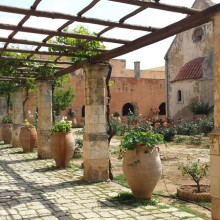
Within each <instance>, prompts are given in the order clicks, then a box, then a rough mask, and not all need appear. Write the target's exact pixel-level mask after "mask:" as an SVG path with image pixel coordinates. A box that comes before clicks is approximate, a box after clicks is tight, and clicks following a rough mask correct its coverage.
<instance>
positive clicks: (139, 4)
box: [0, 0, 220, 220]
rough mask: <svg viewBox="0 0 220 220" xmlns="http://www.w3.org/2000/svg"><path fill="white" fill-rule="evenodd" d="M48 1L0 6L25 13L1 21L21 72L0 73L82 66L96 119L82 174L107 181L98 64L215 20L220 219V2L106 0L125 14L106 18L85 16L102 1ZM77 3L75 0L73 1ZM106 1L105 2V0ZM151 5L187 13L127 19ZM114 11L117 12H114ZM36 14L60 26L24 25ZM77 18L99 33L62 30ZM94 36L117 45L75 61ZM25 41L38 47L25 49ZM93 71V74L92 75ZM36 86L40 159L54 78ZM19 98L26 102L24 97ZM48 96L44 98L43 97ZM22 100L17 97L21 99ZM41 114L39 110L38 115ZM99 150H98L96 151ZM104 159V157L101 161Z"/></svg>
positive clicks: (216, 211) (214, 179)
mask: <svg viewBox="0 0 220 220" xmlns="http://www.w3.org/2000/svg"><path fill="white" fill-rule="evenodd" d="M43 1H44V0H35V1H34V0H33V4H32V5H30V7H29V9H25V8H18V7H12V6H8V5H7V1H5V2H6V3H5V5H0V13H1V12H5V13H11V14H12V15H21V16H22V18H21V20H19V21H18V22H17V24H15V25H14V24H8V23H7V20H6V21H5V22H4V23H0V29H1V30H7V31H11V33H10V34H9V35H8V36H7V37H0V42H1V47H0V60H1V59H2V60H17V61H19V67H18V72H17V76H11V75H10V73H4V74H1V75H0V80H1V81H11V82H14V81H17V80H19V81H22V80H25V79H26V78H28V77H32V78H36V79H38V72H33V73H32V74H31V75H30V73H27V72H26V71H25V68H26V65H27V63H31V64H32V63H33V64H34V63H41V64H42V66H44V67H47V66H50V64H54V65H55V67H53V69H54V71H55V73H54V77H59V76H62V75H65V74H68V73H71V72H73V71H75V70H77V69H80V68H84V70H85V78H86V79H85V80H86V84H87V87H88V88H86V89H87V91H86V97H87V101H86V105H85V106H86V109H87V110H86V111H87V112H86V115H89V116H90V117H93V120H89V118H86V121H85V123H86V126H87V127H86V130H85V135H84V146H85V148H84V151H85V157H84V178H85V179H86V180H88V181H97V180H98V181H103V180H106V179H107V178H108V161H109V154H108V153H109V152H108V144H107V138H106V136H105V134H104V132H105V119H104V118H105V107H104V104H103V103H104V102H105V101H104V100H105V95H104V93H103V90H104V87H105V85H104V80H103V78H104V74H105V73H106V68H105V66H101V65H99V64H100V63H102V62H106V61H108V60H109V59H112V58H115V57H118V56H120V55H124V54H127V53H129V52H132V51H135V50H137V49H140V48H143V47H145V46H148V45H151V44H153V43H156V42H158V41H161V40H163V39H166V38H168V37H171V36H173V35H176V34H178V33H181V32H183V31H186V30H189V29H191V28H194V27H196V26H199V25H202V24H204V23H207V22H209V21H213V22H214V43H213V47H214V72H215V99H214V100H215V111H214V119H215V129H214V132H213V134H212V145H211V153H210V154H211V171H210V173H211V174H210V176H211V195H212V218H213V219H219V220H220V172H219V167H220V147H219V146H220V119H219V114H220V98H219V97H220V86H219V85H220V45H219V39H220V4H216V5H214V6H211V7H209V8H207V9H205V10H197V9H193V8H187V7H181V6H175V5H168V4H164V3H161V2H160V1H156V0H108V1H106V2H111V3H112V4H114V5H115V7H121V9H122V10H121V14H122V16H121V18H120V19H118V20H117V21H110V20H108V19H106V20H104V19H100V18H99V17H98V16H97V17H96V15H94V17H92V18H91V17H87V16H84V15H85V14H86V13H87V12H89V11H90V10H92V9H94V8H95V7H98V5H99V4H101V3H103V1H101V0H91V1H90V3H89V4H88V5H87V6H85V7H84V8H81V10H80V11H78V13H76V14H75V15H72V14H65V13H60V12H50V11H48V10H46V9H45V10H44V11H42V10H37V7H38V5H39V4H41V3H42V2H43ZM73 2H74V1H73ZM103 4H104V3H103ZM125 5H126V6H127V5H129V6H130V7H131V8H133V9H132V10H131V11H130V12H129V13H127V14H123V7H124V6H125ZM149 9H153V10H156V11H157V12H158V18H157V19H159V16H160V12H161V11H166V12H170V13H173V12H175V13H180V14H184V15H185V17H184V18H183V19H180V20H178V21H176V20H175V21H173V22H171V23H170V24H169V25H167V26H164V27H160V28H158V27H152V26H146V25H142V24H130V23H129V22H127V20H128V19H130V18H132V17H135V16H137V15H138V14H139V13H143V12H144V13H145V14H146V15H147V13H148V11H149ZM112 13H114V12H112ZM33 17H38V18H46V19H50V22H55V21H56V20H62V21H63V23H62V25H61V26H60V27H59V28H57V29H56V30H51V29H42V28H39V27H37V25H36V26H34V25H33V26H32V27H29V26H26V22H28V20H29V19H31V18H33ZM74 22H77V24H81V25H84V24H92V25H97V26H100V27H101V28H102V29H101V30H99V31H98V32H97V33H96V34H95V35H86V34H77V33H73V32H71V31H69V32H66V31H64V30H65V28H66V27H68V26H69V25H72V24H73V23H74ZM114 29H123V30H126V31H127V30H128V31H141V32H143V33H144V34H143V35H142V36H141V37H136V38H135V39H133V38H132V40H129V36H128V39H122V38H121V37H120V36H118V37H117V38H111V37H110V36H111V35H110V33H111V31H112V30H114ZM22 33H27V34H31V35H32V36H33V38H31V37H30V38H29V39H28V40H27V39H25V38H17V37H16V35H18V34H20V36H22ZM39 34H41V35H45V36H46V37H45V38H44V39H43V40H42V41H37V40H35V37H34V36H35V35H39ZM54 37H64V38H65V37H68V38H73V39H81V40H84V44H81V45H77V46H75V47H72V46H70V45H65V44H55V43H51V42H50V40H51V39H53V38H54ZM90 41H100V42H103V43H114V45H116V46H115V47H114V48H113V49H90V51H92V52H97V53H98V55H95V56H91V57H89V56H83V55H81V56H80V57H81V58H83V59H82V60H81V61H80V62H75V63H74V62H72V61H71V59H68V58H70V57H78V56H79V55H77V53H76V52H77V51H85V52H86V51H87V50H88V49H86V47H85V45H86V43H87V42H90ZM13 44H18V45H20V46H19V48H16V47H13ZM25 46H28V47H29V48H34V49H26V48H25ZM48 48H54V49H61V50H62V52H55V50H48ZM6 52H10V53H15V54H17V53H19V54H24V56H23V57H22V58H14V57H10V56H7V55H6V54H5V53H6ZM91 75H92V77H90V76H91ZM38 83H39V84H38V86H39V88H40V89H41V92H40V94H39V96H38V105H39V109H40V111H41V113H39V117H41V119H40V120H41V121H40V122H39V128H38V135H39V137H40V138H39V145H40V147H39V149H40V155H41V158H48V155H49V154H48V152H47V147H45V146H46V145H47V141H48V137H49V126H50V125H51V121H50V120H51V118H50V114H51V104H50V100H51V97H50V96H49V95H48V94H50V86H51V85H50V82H46V80H45V81H40V82H38ZM17 97H20V102H21V101H22V99H21V98H22V96H20V95H19V96H17ZM45 100H46V102H45ZM18 104H19V102H18ZM40 114H41V115H40ZM97 149H99V150H98V151H99V154H97ZM100 161H101V162H100Z"/></svg>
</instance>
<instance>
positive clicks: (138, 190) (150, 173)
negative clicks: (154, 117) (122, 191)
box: [122, 145, 162, 199]
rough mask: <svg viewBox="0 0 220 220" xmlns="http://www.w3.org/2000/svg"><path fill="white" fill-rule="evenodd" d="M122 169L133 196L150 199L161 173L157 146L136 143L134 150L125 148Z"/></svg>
mask: <svg viewBox="0 0 220 220" xmlns="http://www.w3.org/2000/svg"><path fill="white" fill-rule="evenodd" d="M122 169H123V173H124V176H125V178H126V180H127V183H128V185H129V186H130V188H131V191H132V193H133V195H134V197H136V198H140V199H151V196H152V193H153V190H154V188H155V187H156V185H157V182H158V181H159V179H160V177H161V173H162V165H161V160H160V156H159V148H158V147H153V148H149V147H146V146H139V145H138V146H137V147H136V150H127V151H126V152H125V154H124V158H123V163H122Z"/></svg>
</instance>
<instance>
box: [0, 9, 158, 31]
mask: <svg viewBox="0 0 220 220" xmlns="http://www.w3.org/2000/svg"><path fill="white" fill-rule="evenodd" d="M0 11H3V12H9V13H15V14H24V15H29V16H36V17H44V18H52V19H65V20H69V21H77V22H82V23H89V24H97V25H103V26H112V27H118V28H125V29H131V30H138V31H156V30H158V28H155V27H145V26H139V25H132V24H124V23H119V22H113V21H105V20H101V19H96V18H86V17H81V16H73V15H66V14H62V13H58V12H47V11H30V10H28V9H21V8H15V7H9V6H4V5H0Z"/></svg>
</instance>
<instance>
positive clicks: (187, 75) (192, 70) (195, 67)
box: [172, 57, 205, 82]
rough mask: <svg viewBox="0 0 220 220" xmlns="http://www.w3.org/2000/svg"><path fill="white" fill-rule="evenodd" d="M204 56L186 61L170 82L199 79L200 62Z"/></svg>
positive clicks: (200, 74)
mask: <svg viewBox="0 0 220 220" xmlns="http://www.w3.org/2000/svg"><path fill="white" fill-rule="evenodd" d="M204 59H205V57H197V58H195V59H193V60H190V61H189V62H188V63H186V64H185V65H184V66H183V67H182V68H181V69H180V71H179V73H178V74H177V76H176V78H175V79H174V80H173V81H172V82H176V81H182V80H188V79H199V78H201V77H202V63H203V61H204Z"/></svg>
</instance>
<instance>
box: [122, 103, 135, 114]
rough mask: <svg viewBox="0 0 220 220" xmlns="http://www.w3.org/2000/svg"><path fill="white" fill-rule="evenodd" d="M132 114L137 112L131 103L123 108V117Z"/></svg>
mask: <svg viewBox="0 0 220 220" xmlns="http://www.w3.org/2000/svg"><path fill="white" fill-rule="evenodd" d="M131 112H132V113H133V114H134V112H135V107H134V105H132V104H131V103H126V104H124V105H123V107H122V116H128V115H129V114H130V113H131Z"/></svg>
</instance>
